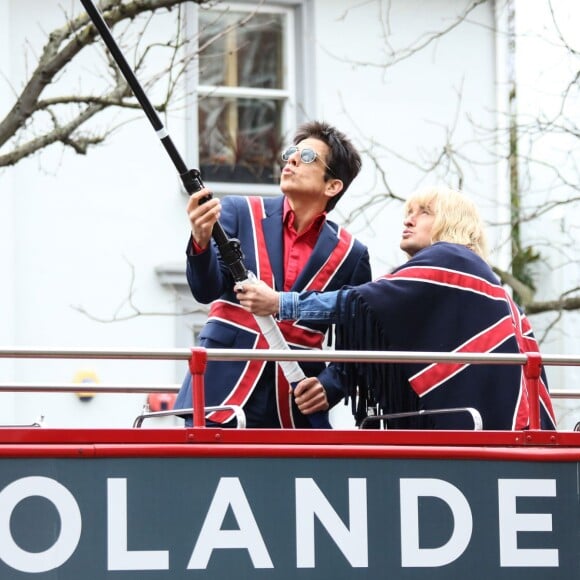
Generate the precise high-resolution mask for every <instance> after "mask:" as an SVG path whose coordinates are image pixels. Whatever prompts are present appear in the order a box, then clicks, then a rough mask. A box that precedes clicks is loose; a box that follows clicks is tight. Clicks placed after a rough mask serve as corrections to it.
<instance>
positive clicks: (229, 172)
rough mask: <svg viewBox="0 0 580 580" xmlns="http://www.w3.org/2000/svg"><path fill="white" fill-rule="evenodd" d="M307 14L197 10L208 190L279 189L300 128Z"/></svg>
mask: <svg viewBox="0 0 580 580" xmlns="http://www.w3.org/2000/svg"><path fill="white" fill-rule="evenodd" d="M302 11H303V2H298V3H297V2H286V3H284V2H282V5H280V2H278V3H277V4H276V6H270V7H269V6H267V5H262V4H259V6H257V7H256V5H254V6H251V5H249V4H241V3H235V2H230V3H227V4H226V3H217V4H214V5H211V4H210V5H207V6H203V5H202V6H199V7H197V9H196V13H197V22H196V27H197V32H196V38H197V43H198V50H199V57H198V61H197V69H196V79H195V81H196V86H195V91H194V92H195V94H196V96H197V103H196V105H197V106H196V112H195V113H196V117H197V131H196V134H197V137H198V140H197V152H198V156H199V157H198V163H197V165H198V167H199V169H200V171H201V175H202V179H203V180H204V181H205V182H212V183H215V182H220V183H223V184H236V183H255V184H277V183H278V181H279V175H280V174H279V172H280V167H281V162H280V152H281V150H282V148H283V146H284V144H285V142H286V140H287V139H288V138H289V134H290V133H291V131H293V130H294V128H295V125H296V122H297V110H298V107H297V102H298V96H297V90H296V82H295V74H294V71H295V68H296V62H297V60H298V56H299V55H298V53H297V50H296V48H295V42H294V36H295V35H296V31H297V30H299V29H301V27H300V26H298V27H297V23H296V20H297V19H296V16H297V15H298V22H300V21H301V18H300V17H301V14H302ZM301 107H302V109H301V110H303V106H302V105H301ZM225 189H226V190H227V187H226V188H225Z"/></svg>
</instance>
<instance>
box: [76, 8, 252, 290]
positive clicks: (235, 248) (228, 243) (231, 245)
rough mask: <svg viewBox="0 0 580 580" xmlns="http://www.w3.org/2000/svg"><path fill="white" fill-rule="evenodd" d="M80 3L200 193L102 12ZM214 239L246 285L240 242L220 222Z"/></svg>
mask: <svg viewBox="0 0 580 580" xmlns="http://www.w3.org/2000/svg"><path fill="white" fill-rule="evenodd" d="M80 1H81V4H82V5H83V6H84V8H85V10H86V11H87V14H88V15H89V17H90V19H91V20H92V21H93V24H94V25H95V28H96V29H97V31H98V32H99V34H100V35H101V37H102V39H103V41H104V43H105V44H106V46H107V48H108V49H109V52H110V53H111V55H112V57H113V58H114V59H115V62H116V63H117V65H118V67H119V69H120V71H121V72H122V73H123V76H124V77H125V79H126V80H127V83H128V84H129V86H130V87H131V90H132V91H133V94H134V95H135V97H136V98H137V100H138V101H139V104H140V105H141V108H142V109H143V111H144V112H145V114H146V115H147V118H148V119H149V121H150V122H151V125H153V128H154V129H155V133H156V134H157V137H159V139H160V141H161V143H162V144H163V147H165V150H166V151H167V153H168V154H169V157H170V158H171V161H173V164H174V165H175V168H176V169H177V171H178V173H179V177H180V178H181V181H182V183H183V187H184V188H185V191H187V193H188V194H189V195H191V194H192V193H196V192H197V191H199V190H200V189H203V188H204V187H205V186H204V184H203V181H202V180H201V173H200V172H199V171H198V170H197V169H188V167H187V165H186V164H185V162H184V161H183V158H182V157H181V155H180V154H179V151H177V148H176V147H175V145H174V143H173V141H172V140H171V137H170V136H169V133H168V132H167V129H166V128H165V126H164V125H163V122H162V121H161V119H160V117H159V115H158V114H157V111H156V110H155V108H154V107H153V105H152V104H151V101H150V100H149V99H148V97H147V95H146V94H145V91H144V90H143V88H142V87H141V85H140V84H139V81H138V80H137V77H136V76H135V74H134V73H133V70H132V69H131V67H130V66H129V63H128V62H127V60H126V59H125V56H124V55H123V53H122V52H121V49H120V48H119V46H118V45H117V43H116V42H115V39H114V38H113V35H112V34H111V30H110V29H109V26H108V25H107V23H106V22H105V19H104V18H103V17H102V15H101V13H100V12H99V10H98V9H97V7H96V6H95V5H94V3H93V2H92V1H91V0H80ZM207 199H208V198H206V200H207ZM212 237H213V239H214V240H215V242H216V244H217V246H218V248H219V250H220V253H221V256H222V259H223V260H224V262H225V264H226V265H227V267H228V269H229V270H230V272H231V274H232V276H233V278H234V281H235V282H243V281H244V280H246V279H247V278H248V270H247V269H246V267H245V266H244V261H243V260H244V256H243V254H242V251H241V246H240V242H239V240H236V239H235V238H228V236H227V234H226V233H225V231H224V229H223V227H222V226H221V224H220V223H219V221H218V222H216V223H215V224H214V227H213V230H212Z"/></svg>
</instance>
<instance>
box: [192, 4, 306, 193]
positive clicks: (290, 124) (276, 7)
mask: <svg viewBox="0 0 580 580" xmlns="http://www.w3.org/2000/svg"><path fill="white" fill-rule="evenodd" d="M188 7H189V9H188V10H187V13H186V19H185V21H186V33H187V34H188V37H189V38H193V39H195V38H197V36H198V16H197V15H198V11H199V7H198V6H197V5H195V4H193V5H191V4H188ZM218 9H219V10H225V9H231V10H235V11H240V10H247V11H250V12H253V11H256V12H274V13H283V14H286V18H285V19H284V21H285V29H284V42H285V46H284V59H285V62H284V70H285V76H284V79H283V81H284V87H283V88H282V89H252V88H248V87H240V88H232V89H230V88H228V87H215V86H209V85H199V84H198V66H197V60H196V61H195V62H194V63H192V66H191V67H190V69H189V72H188V75H187V81H186V82H187V94H188V95H192V98H191V102H190V103H188V117H187V123H186V124H187V126H186V135H187V137H186V140H187V142H186V149H187V151H188V158H189V160H190V161H191V165H192V166H193V167H199V155H198V151H199V147H198V144H199V131H198V118H197V95H198V94H199V95H204V96H206V95H211V96H218V97H221V96H235V97H241V98H244V97H250V98H255V97H256V96H263V97H264V98H266V99H280V100H286V102H287V106H286V107H284V113H283V116H282V125H283V126H282V133H283V134H284V135H286V136H287V137H288V139H290V138H291V136H292V133H293V132H294V130H295V128H296V126H297V125H298V124H299V123H300V122H302V121H303V120H305V119H307V118H314V116H315V115H314V111H313V105H314V98H313V95H314V90H313V86H314V83H313V82H311V80H312V78H313V77H314V74H313V71H314V64H315V63H314V61H313V59H314V57H313V54H314V50H312V45H313V43H314V40H313V39H312V35H311V34H309V31H310V30H311V29H312V26H313V21H312V19H313V14H314V9H313V0H277V1H275V2H264V3H259V5H256V4H251V3H248V2H243V1H240V2H238V1H236V0H228V1H227V2H220V3H217V4H216V5H215V10H218ZM307 44H308V45H310V50H309V51H308V52H307ZM306 54H308V57H306V56H305V55H306ZM298 71H300V72H299V73H298ZM201 177H202V180H203V175H202V176H201ZM204 183H205V184H206V185H207V186H208V187H209V188H210V189H212V190H213V191H214V192H215V193H217V194H218V195H220V194H248V193H251V194H252V195H276V194H279V192H280V190H279V187H278V185H277V184H259V183H255V184H254V183H251V184H248V183H225V182H211V181H207V182H206V181H205V180H204Z"/></svg>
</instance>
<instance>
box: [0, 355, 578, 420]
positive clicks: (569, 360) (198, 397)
mask: <svg viewBox="0 0 580 580" xmlns="http://www.w3.org/2000/svg"><path fill="white" fill-rule="evenodd" d="M2 358H11V359H85V360H94V359H108V360H149V361H159V360H174V361H175V360H186V361H188V362H189V366H190V370H191V372H192V377H193V379H192V380H193V381H194V385H193V386H194V388H193V396H194V401H193V406H192V409H190V410H189V411H190V412H193V416H194V426H204V425H205V414H204V412H203V409H204V408H205V401H204V393H203V372H204V370H205V366H206V364H207V361H208V360H212V361H240V360H243V361H249V360H261V361H263V360H265V361H316V362H367V363H405V362H418V363H435V362H442V363H463V364H492V365H514V364H516V365H518V364H519V365H522V366H523V367H524V371H525V372H526V373H529V374H527V376H528V377H531V378H532V379H534V378H535V379H536V380H537V378H538V377H539V373H540V370H541V367H542V365H544V366H580V355H561V354H546V355H543V356H540V355H539V354H538V353H525V354H503V353H499V354H490V353H449V352H411V351H352V350H342V351H333V350H311V351H303V350H249V349H203V348H197V347H196V348H193V349H187V348H172V349H127V348H116V349H112V348H75V347H71V348H44V347H0V359H2ZM196 381H197V383H198V384H197V385H196V384H195V383H196ZM179 388H180V385H178V384H133V385H131V384H91V383H82V384H79V383H56V382H53V383H36V382H35V383H12V382H0V392H8V391H9V392H19V391H20V392H79V391H82V392H87V393H153V392H155V393H163V392H166V393H175V392H177V391H178V390H179ZM531 395H532V397H531V399H535V402H536V406H537V407H538V408H537V409H536V411H535V413H534V412H533V413H532V419H533V420H532V422H531V423H533V425H531V426H532V428H537V426H538V424H539V399H538V393H537V392H536V393H531ZM550 396H551V397H552V398H554V399H580V391H577V390H567V389H553V390H551V391H550ZM208 410H217V409H213V408H211V409H209V408H208ZM230 410H232V409H231V408H230ZM187 411H188V410H183V409H180V410H179V412H178V413H175V412H172V411H161V412H157V413H144V414H143V415H142V416H143V418H148V417H153V416H160V415H159V413H161V414H162V415H171V414H183V413H184V412H187ZM234 412H235V414H236V416H238V411H237V409H236V410H234ZM534 414H535V415H537V416H536V417H535V418H534V417H533V415H534ZM244 421H245V419H244V418H243V417H242V418H241V422H242V424H243V423H244ZM137 422H139V425H140V422H142V419H140V418H139V417H138V418H137V419H136V423H137Z"/></svg>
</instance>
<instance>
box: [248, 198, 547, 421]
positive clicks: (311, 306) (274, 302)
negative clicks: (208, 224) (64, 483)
mask: <svg viewBox="0 0 580 580" xmlns="http://www.w3.org/2000/svg"><path fill="white" fill-rule="evenodd" d="M400 247H401V249H402V250H403V251H404V252H405V253H406V254H407V256H408V257H409V260H408V261H407V262H406V263H405V264H403V265H402V266H399V267H398V268H397V269H395V270H394V271H393V272H392V273H390V274H387V275H385V276H383V277H381V278H379V279H378V280H375V281H373V282H369V283H366V284H363V285H361V286H357V287H353V288H344V289H342V290H338V291H335V292H326V293H317V292H311V293H303V294H297V293H292V292H283V293H276V292H270V291H267V290H266V289H264V288H263V287H261V286H255V287H250V286H247V287H245V288H243V289H239V290H238V299H239V300H240V303H241V304H242V306H244V307H245V308H247V309H248V310H250V311H252V312H254V313H256V314H277V315H278V317H279V318H281V319H297V320H325V321H327V322H333V323H336V325H337V348H342V349H347V350H396V351H431V352H436V351H441V352H457V353H462V352H487V353H520V352H529V351H537V350H538V345H537V343H536V341H535V339H534V338H533V334H532V330H531V327H530V324H529V322H528V320H527V318H526V317H525V316H524V315H523V314H522V313H521V312H520V310H519V309H518V308H517V306H516V305H515V304H514V302H513V300H512V299H511V297H510V296H509V294H508V293H507V292H506V291H505V290H504V289H503V288H502V286H501V285H500V283H499V281H498V279H497V277H496V276H495V274H494V273H493V271H492V270H491V268H490V266H489V264H488V263H487V261H486V256H487V244H486V237H485V231H484V227H483V223H482V219H481V216H480V214H479V211H478V210H477V208H476V206H475V205H474V204H473V203H472V202H471V201H470V200H469V199H468V198H467V197H466V196H465V195H464V194H463V193H461V192H459V191H456V190H453V189H450V188H447V187H433V188H429V189H425V190H421V191H419V192H417V193H415V194H413V195H412V196H411V197H410V198H409V199H408V200H407V202H406V204H405V210H404V219H403V232H402V236H401V241H400ZM344 371H345V385H346V394H347V396H350V397H351V398H352V400H353V405H354V401H355V400H356V401H357V404H356V408H354V407H353V411H354V412H355V415H356V418H357V421H358V422H359V423H360V422H361V421H362V420H363V419H364V418H365V417H366V416H367V415H368V414H369V409H370V408H373V409H374V410H375V412H376V411H378V413H379V414H385V413H401V412H410V411H433V410H439V409H451V408H457V407H472V408H475V409H477V410H478V411H479V412H480V414H481V416H482V419H483V428H484V429H510V430H511V429H525V428H527V427H528V426H529V401H528V393H527V388H526V378H525V376H524V373H523V369H522V367H521V366H519V365H483V364H459V363H454V364H449V363H435V364H425V363H401V364H376V363H372V364H360V363H349V364H345V365H344ZM540 391H541V422H542V428H544V429H554V428H555V422H554V414H553V410H552V407H551V403H550V398H549V395H548V391H547V386H546V377H545V375H543V377H542V384H541V389H540ZM404 421H405V422H401V421H400V420H399V421H398V422H395V423H394V424H393V425H394V426H398V427H402V426H404V427H421V428H436V429H469V428H472V427H473V423H472V420H471V418H470V417H469V415H467V414H463V413H442V414H428V415H425V416H422V417H420V418H419V419H417V418H414V419H412V420H404Z"/></svg>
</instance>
